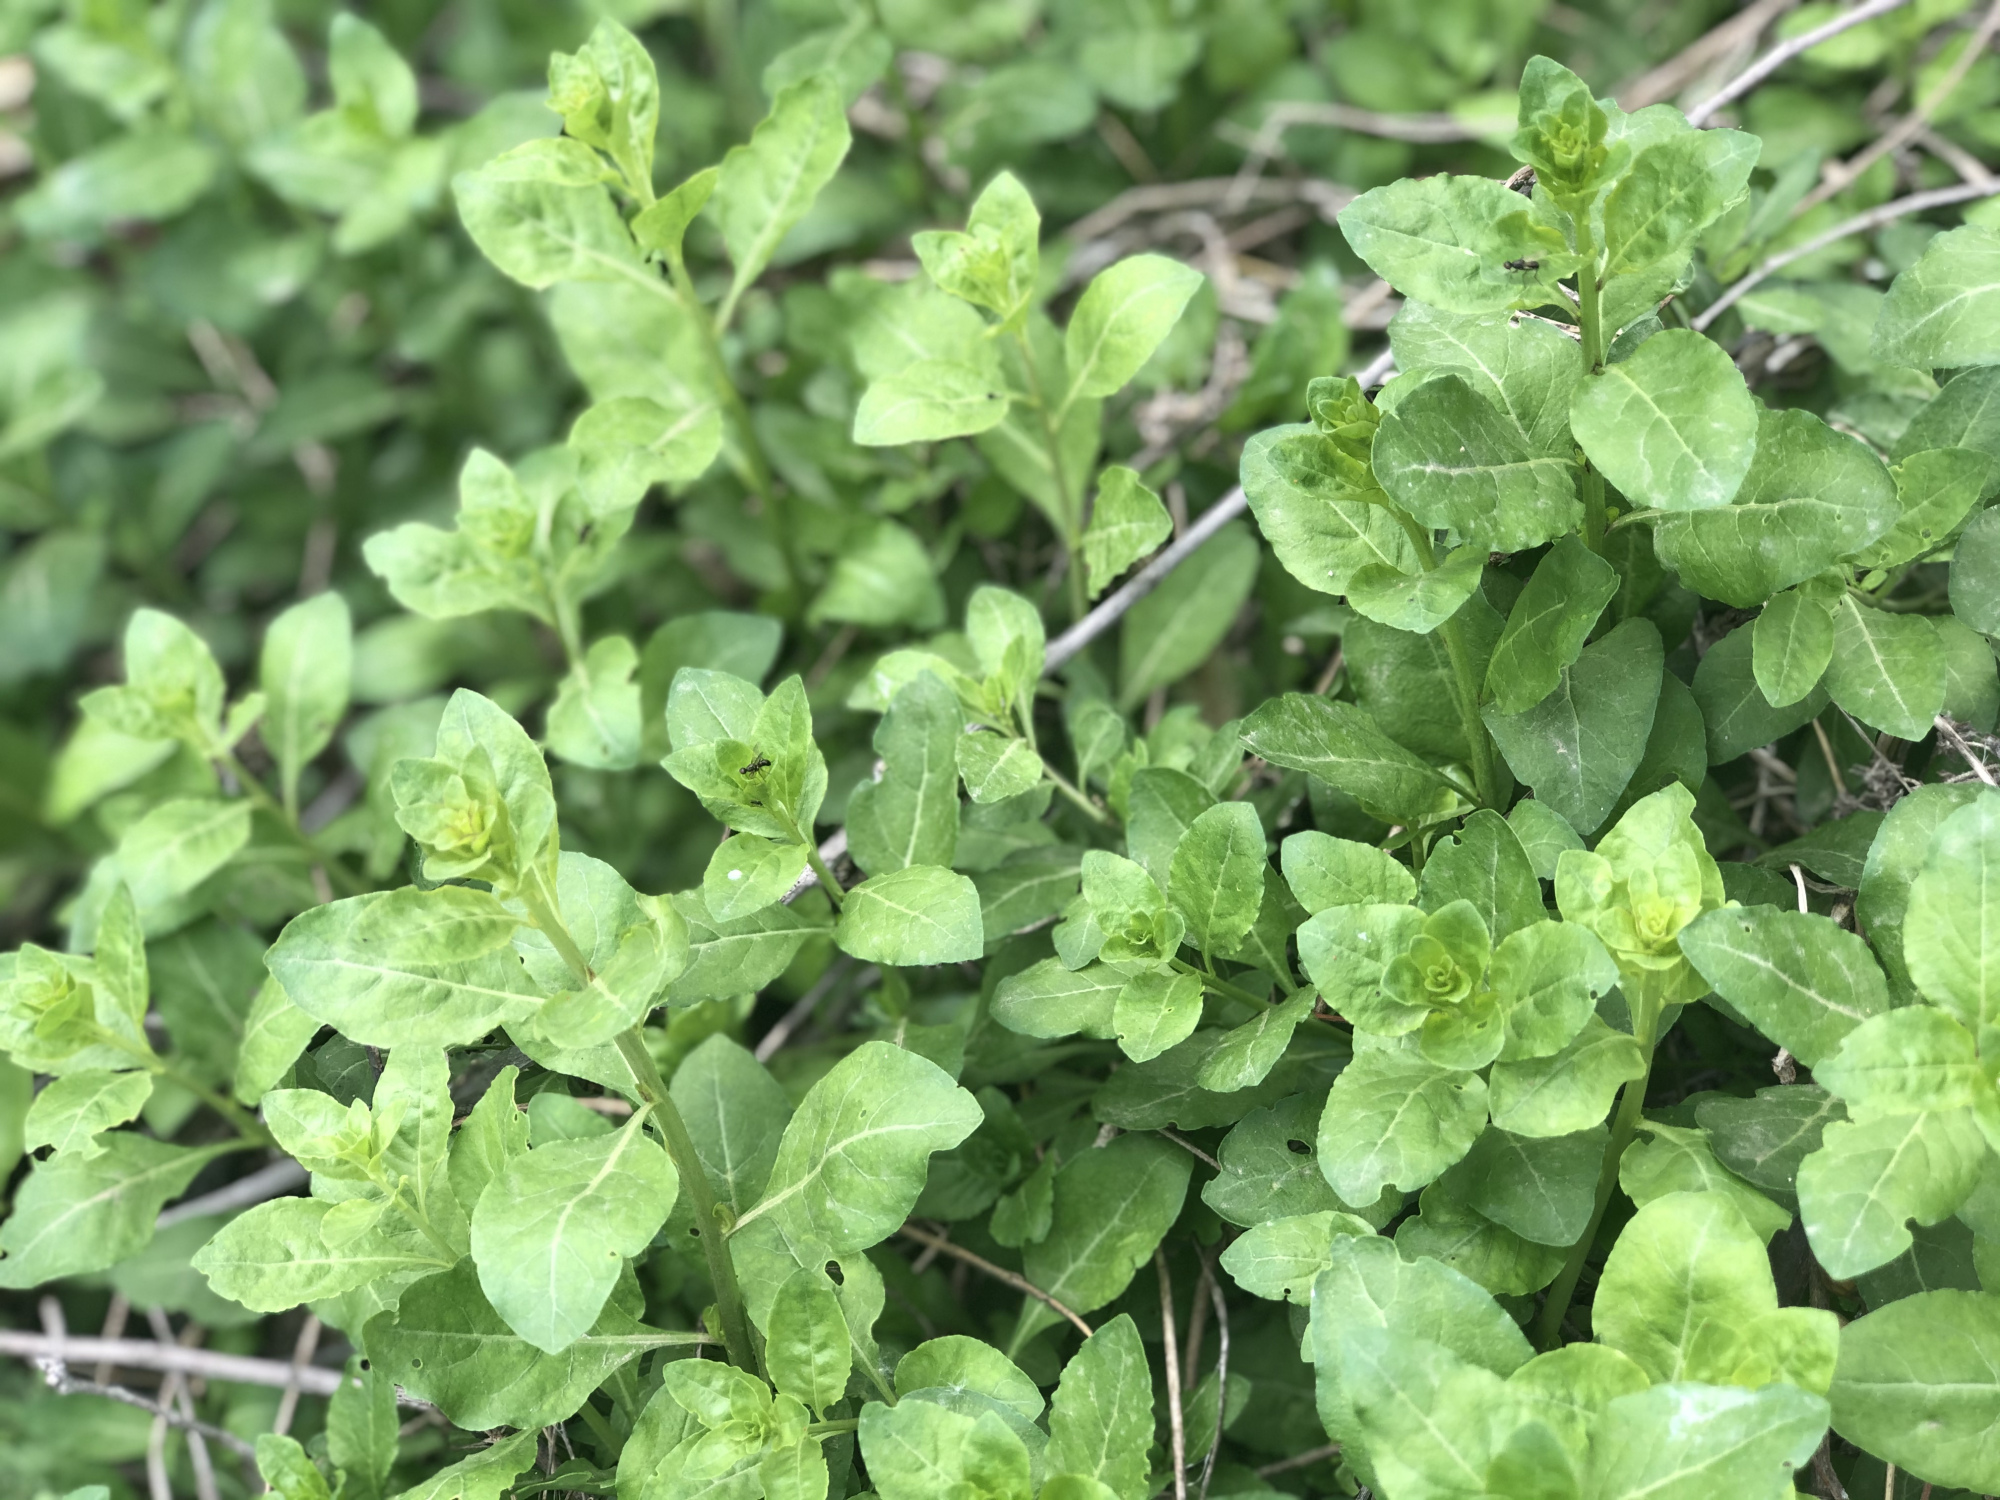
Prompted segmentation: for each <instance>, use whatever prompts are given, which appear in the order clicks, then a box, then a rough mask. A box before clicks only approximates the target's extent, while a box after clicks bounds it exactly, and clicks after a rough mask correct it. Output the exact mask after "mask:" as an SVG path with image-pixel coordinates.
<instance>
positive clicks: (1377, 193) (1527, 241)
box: [1340, 174, 1575, 313]
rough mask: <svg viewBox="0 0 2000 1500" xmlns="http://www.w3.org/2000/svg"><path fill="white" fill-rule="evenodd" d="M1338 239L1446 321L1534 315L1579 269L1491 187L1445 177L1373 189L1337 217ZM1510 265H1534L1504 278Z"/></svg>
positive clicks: (1529, 211)
mask: <svg viewBox="0 0 2000 1500" xmlns="http://www.w3.org/2000/svg"><path fill="white" fill-rule="evenodd" d="M1340 230H1341V233H1342V234H1344V235H1346V236H1347V243H1348V244H1349V245H1351V246H1353V247H1354V253H1355V254H1356V255H1358V256H1360V257H1361V258H1362V260H1364V261H1366V262H1367V264H1368V269H1369V270H1371V271H1373V272H1374V273H1375V274H1376V275H1377V276H1380V277H1381V278H1382V279H1383V280H1384V281H1386V282H1388V283H1389V284H1390V285H1392V286H1394V287H1395V288H1396V289H1397V290H1398V291H1400V292H1401V293H1403V295H1404V296H1406V297H1412V298H1414V299H1416V300H1417V301H1419V302H1427V303H1430V304H1431V305H1432V306H1434V307H1441V308H1443V309H1444V310H1445V311H1446V312H1454V313H1488V312H1499V311H1501V310H1502V309H1505V308H1510V307H1533V306H1538V305H1540V304H1541V303H1542V302H1543V301H1545V300H1547V293H1546V291H1545V288H1546V286H1547V285H1548V283H1550V282H1552V281H1554V280H1555V278H1556V277H1558V276H1560V275H1563V274H1565V273H1566V272H1568V271H1569V270H1570V269H1571V268H1572V266H1573V265H1574V263H1575V257H1574V256H1571V255H1568V254H1567V252H1566V251H1565V249H1564V246H1563V240H1562V236H1561V234H1560V232H1559V231H1557V230H1556V229H1555V227H1554V226H1553V225H1552V224H1550V223H1549V222H1547V220H1546V219H1545V218H1544V217H1543V216H1542V215H1541V213H1540V212H1539V211H1537V210H1536V209H1534V208H1532V207H1531V206H1530V205H1529V203H1528V201H1527V200H1525V199H1523V198H1521V197H1519V196H1518V195H1516V194H1514V193H1511V192H1509V191H1508V189H1507V186H1506V184H1504V183H1501V182H1497V181H1495V180H1494V179H1492V178H1490V177H1454V176H1450V175H1446V174H1440V175H1438V176H1436V177H1427V178H1422V179H1412V178H1404V179H1403V180H1401V181H1399V182H1392V183H1390V184H1389V185H1388V186H1386V187H1378V188H1375V189H1373V190H1371V191H1369V192H1366V193H1363V194H1362V195H1361V196H1360V197H1359V198H1356V199H1355V200H1354V201H1353V202H1352V203H1350V204H1348V205H1347V207H1346V208H1344V209H1342V210H1341V211H1340ZM1509 262H1516V263H1519V262H1534V264H1532V265H1530V266H1526V267H1525V268H1523V269H1520V270H1508V269H1507V266H1508V264H1509Z"/></svg>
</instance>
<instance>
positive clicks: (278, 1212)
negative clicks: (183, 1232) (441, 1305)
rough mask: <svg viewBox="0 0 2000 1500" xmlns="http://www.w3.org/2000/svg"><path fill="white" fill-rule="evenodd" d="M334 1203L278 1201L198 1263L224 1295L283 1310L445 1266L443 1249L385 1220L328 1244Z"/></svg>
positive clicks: (205, 1249) (235, 1225) (235, 1227)
mask: <svg viewBox="0 0 2000 1500" xmlns="http://www.w3.org/2000/svg"><path fill="white" fill-rule="evenodd" d="M334 1207H335V1205H334V1204H331V1203H327V1202H323V1201H321V1200H320V1199H317V1198H276V1199H273V1200H272V1201H271V1202H269V1203H259V1204H258V1205H257V1206H256V1207H254V1208H251V1209H248V1210H246V1211H245V1212H243V1213H241V1214H238V1215H237V1216H236V1217H235V1218H233V1219H231V1220H230V1221H229V1222H228V1223H227V1224H225V1225H223V1226H222V1228H221V1229H220V1230H219V1231H217V1233H216V1235H215V1238H213V1239H211V1240H210V1241H209V1242H208V1243H207V1244H206V1245H203V1246H202V1247H201V1249H200V1250H199V1251H198V1252H196V1254H195V1257H194V1260H193V1261H192V1265H193V1266H194V1269H195V1270H197V1271H199V1272H201V1273H202V1275H204V1276H206V1277H207V1278H208V1283H209V1285H210V1286H211V1287H213V1288H214V1289H215V1291H216V1293H217V1295H219V1296H223V1297H228V1298H230V1299H231V1300H232V1301H236V1302H241V1303H242V1304H243V1305H244V1306H245V1307H248V1308H251V1309H253V1310H254V1311H257V1312H267V1313H275V1312H284V1311H285V1310H286V1309H288V1308H293V1307H297V1306H298V1305H299V1304H300V1303H303V1302H318V1301H321V1300H324V1299H327V1298H331V1297H338V1296H340V1295H341V1294H342V1293H343V1292H351V1291H353V1290H354V1289H355V1288H356V1287H362V1286H367V1285H368V1284H369V1283H371V1282H374V1281H378V1280H382V1279H383V1278H389V1277H394V1278H400V1279H408V1278H409V1277H410V1276H412V1275H424V1274H426V1273H428V1272H432V1271H438V1270H442V1269H445V1261H444V1258H443V1256H442V1255H441V1254H440V1253H439V1251H438V1250H437V1248H436V1247H435V1246H433V1245H431V1244H429V1243H428V1242H427V1241H425V1240H424V1239H422V1238H421V1237H420V1236H419V1235H418V1234H417V1233H416V1232H415V1231H414V1230H401V1231H398V1232H395V1233H391V1232H389V1231H388V1228H387V1226H386V1225H384V1226H381V1227H378V1228H376V1229H373V1230H370V1231H368V1232H366V1233H364V1234H362V1235H360V1236H359V1237H358V1238H355V1239H351V1240H345V1241H343V1242H342V1243H340V1244H338V1245H329V1244H328V1243H327V1242H326V1238H325V1235H324V1233H323V1232H322V1230H323V1227H324V1224H325V1221H326V1217H327V1215H328V1214H329V1213H331V1212H332V1211H333V1209H334Z"/></svg>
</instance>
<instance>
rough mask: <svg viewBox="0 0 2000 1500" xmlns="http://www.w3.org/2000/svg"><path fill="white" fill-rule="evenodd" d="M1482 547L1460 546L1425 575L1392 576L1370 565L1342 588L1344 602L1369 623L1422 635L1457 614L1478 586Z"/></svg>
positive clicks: (1483, 566)
mask: <svg viewBox="0 0 2000 1500" xmlns="http://www.w3.org/2000/svg"><path fill="white" fill-rule="evenodd" d="M1485 569H1486V548H1485V547H1483V546H1482V547H1461V548H1459V549H1458V550H1457V551H1456V552H1454V553H1452V554H1451V555H1450V556H1449V557H1447V558H1446V559H1445V560H1444V561H1443V562H1441V563H1439V564H1438V566H1437V567H1435V568H1433V569H1431V570H1430V571H1429V572H1427V573H1396V572H1392V571H1390V570H1389V569H1388V568H1385V567H1382V566H1381V565H1380V564H1376V563H1371V564H1369V565H1368V566H1367V567H1365V568H1361V569H1359V570H1358V571H1357V572H1356V573H1355V575H1354V576H1353V577H1352V578H1351V579H1349V580H1348V583H1347V602H1348V603H1349V604H1350V605H1352V606H1353V607H1354V608H1355V609H1356V610H1358V611H1360V612H1361V613H1362V614H1364V615H1366V616H1367V617H1368V618H1369V619H1371V620H1374V621H1377V622H1378V623H1380V624H1383V625H1389V626H1393V627H1394V628H1395V629H1397V630H1407V631H1410V632H1412V633H1413V634H1416V635H1428V634H1430V633H1431V632H1432V631H1433V630H1436V629H1437V628H1438V626H1440V625H1442V624H1444V622H1445V621H1447V620H1449V619H1450V618H1451V617H1452V616H1453V615H1455V614H1457V613H1458V611H1459V608H1460V606H1462V605H1463V604H1464V603H1465V601H1466V600H1467V599H1469V598H1471V597H1472V593H1473V590H1475V589H1476V588H1478V587H1479V580H1480V576H1481V575H1482V574H1483V573H1484V572H1485Z"/></svg>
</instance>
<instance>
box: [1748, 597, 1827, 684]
mask: <svg viewBox="0 0 2000 1500" xmlns="http://www.w3.org/2000/svg"><path fill="white" fill-rule="evenodd" d="M1750 641H1751V654H1750V665H1751V669H1752V670H1753V671H1754V672H1755V673H1756V675H1757V687H1758V690H1759V691H1760V692H1762V693H1763V695H1764V697H1765V699H1766V701H1768V702H1769V703H1770V704H1771V705H1772V706H1773V707H1777V708H1783V707H1784V706H1785V705H1786V704H1788V703H1797V702H1798V701H1799V700H1800V699H1801V698H1803V697H1805V695H1806V694H1807V693H1810V692H1811V691H1812V690H1813V689H1814V688H1815V687H1817V686H1818V685H1819V680H1820V678H1821V677H1823V676H1825V675H1826V665H1827V663H1828V662H1829V661H1831V660H1833V611H1832V610H1830V609H1828V608H1827V605H1826V601H1825V600H1823V599H1820V598H1817V597H1815V596H1814V595H1811V594H1802V593H1800V592H1799V591H1798V590H1797V589H1787V590H1786V591H1785V592H1784V593H1782V594H1779V595H1778V596H1777V597H1776V598H1775V599H1773V600H1772V601H1771V602H1770V603H1769V604H1767V605H1765V606H1764V610H1763V613H1761V614H1759V615H1758V616H1757V622H1756V624H1755V625H1754V626H1752V628H1751V636H1750Z"/></svg>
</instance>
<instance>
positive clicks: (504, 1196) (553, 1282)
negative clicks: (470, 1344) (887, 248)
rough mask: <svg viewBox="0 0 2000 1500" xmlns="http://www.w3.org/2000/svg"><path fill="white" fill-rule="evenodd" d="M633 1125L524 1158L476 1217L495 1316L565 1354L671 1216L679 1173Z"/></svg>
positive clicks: (484, 1283)
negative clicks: (635, 1257) (628, 1263)
mask: <svg viewBox="0 0 2000 1500" xmlns="http://www.w3.org/2000/svg"><path fill="white" fill-rule="evenodd" d="M644 1123H645V1121H644V1117H643V1116H637V1115H635V1116H634V1117H633V1118H632V1120H631V1121H630V1122H629V1123H627V1124H626V1126H625V1127H624V1128H623V1129H622V1130H619V1131H616V1132H614V1133H613V1134H611V1135H606V1136H599V1137H597V1138H595V1139H583V1140H566V1141H551V1142H550V1143H549V1144H548V1145H546V1146H540V1147H537V1148H536V1149H535V1150H533V1151H527V1152H523V1153H522V1154H521V1155H519V1156H516V1157H514V1158H513V1159H512V1160H511V1161H509V1162H508V1163H507V1165H506V1166H505V1167H504V1168H502V1169H501V1172H500V1174H499V1176H497V1177H495V1178H494V1179H493V1180H492V1181H491V1182H490V1183H488V1184H487V1187H486V1191H485V1192H484V1193H482V1194H481V1195H480V1198H479V1203H478V1205H477V1207H475V1208H474V1209H473V1211H472V1255H473V1259H474V1260H475V1261H477V1262H478V1264H479V1285H480V1288H481V1290H483V1291H484V1292H485V1293H486V1297H487V1301H488V1302H490V1303H491V1304H492V1306H493V1309H494V1311H496V1312H498V1313H499V1314H500V1316H501V1317H502V1318H503V1319H505V1320H506V1323H507V1326H508V1327H510V1328H512V1329H513V1330H514V1331H515V1332H516V1333H518V1334H519V1335H520V1336H521V1337H522V1338H524V1339H526V1340H527V1341H528V1342H529V1343H531V1344H533V1345H534V1346H535V1347H536V1348H537V1349H540V1350H542V1351H543V1352H544V1353H548V1354H560V1353H561V1352H562V1351H563V1350H564V1349H567V1348H568V1347H569V1346H570V1345H571V1344H573V1343H575V1342H576V1341H577V1340H578V1339H579V1338H581V1337H582V1336H583V1335H584V1334H585V1333H587V1332H588V1331H589V1330H590V1328H591V1326H592V1325H593V1324H594V1323H596V1321H597V1319H598V1317H599V1315H600V1314H601V1313H602V1312H603V1310H604V1304H605V1300H606V1299H607V1298H608V1297H610V1295H611V1289H612V1287H613V1286H614V1285H615V1284H616V1282H617V1280H618V1276H619V1273H620V1272H621V1271H623V1270H624V1268H625V1258H626V1257H627V1256H631V1255H637V1254H639V1252H640V1251H642V1250H644V1249H645V1248H646V1245H647V1244H648V1242H650V1241H651V1240H652V1238H653V1235H654V1234H655V1233H656V1232H657V1231H658V1230H659V1227H660V1226H661V1225H662V1224H663V1223H665V1222H666V1218H667V1213H668V1210H670V1209H671V1208H672V1207H673V1204H674V1195H675V1193H676V1191H677V1190H678V1187H679V1181H678V1179H677V1177H676V1175H675V1173H674V1167H673V1163H672V1162H671V1161H669V1160H668V1159H667V1154H666V1152H665V1151H663V1150H661V1149H660V1147H659V1146H658V1145H656V1144H655V1143H654V1142H653V1141H652V1139H651V1138H650V1137H648V1136H647V1135H646V1134H645V1133H644V1130H643V1126H644Z"/></svg>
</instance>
